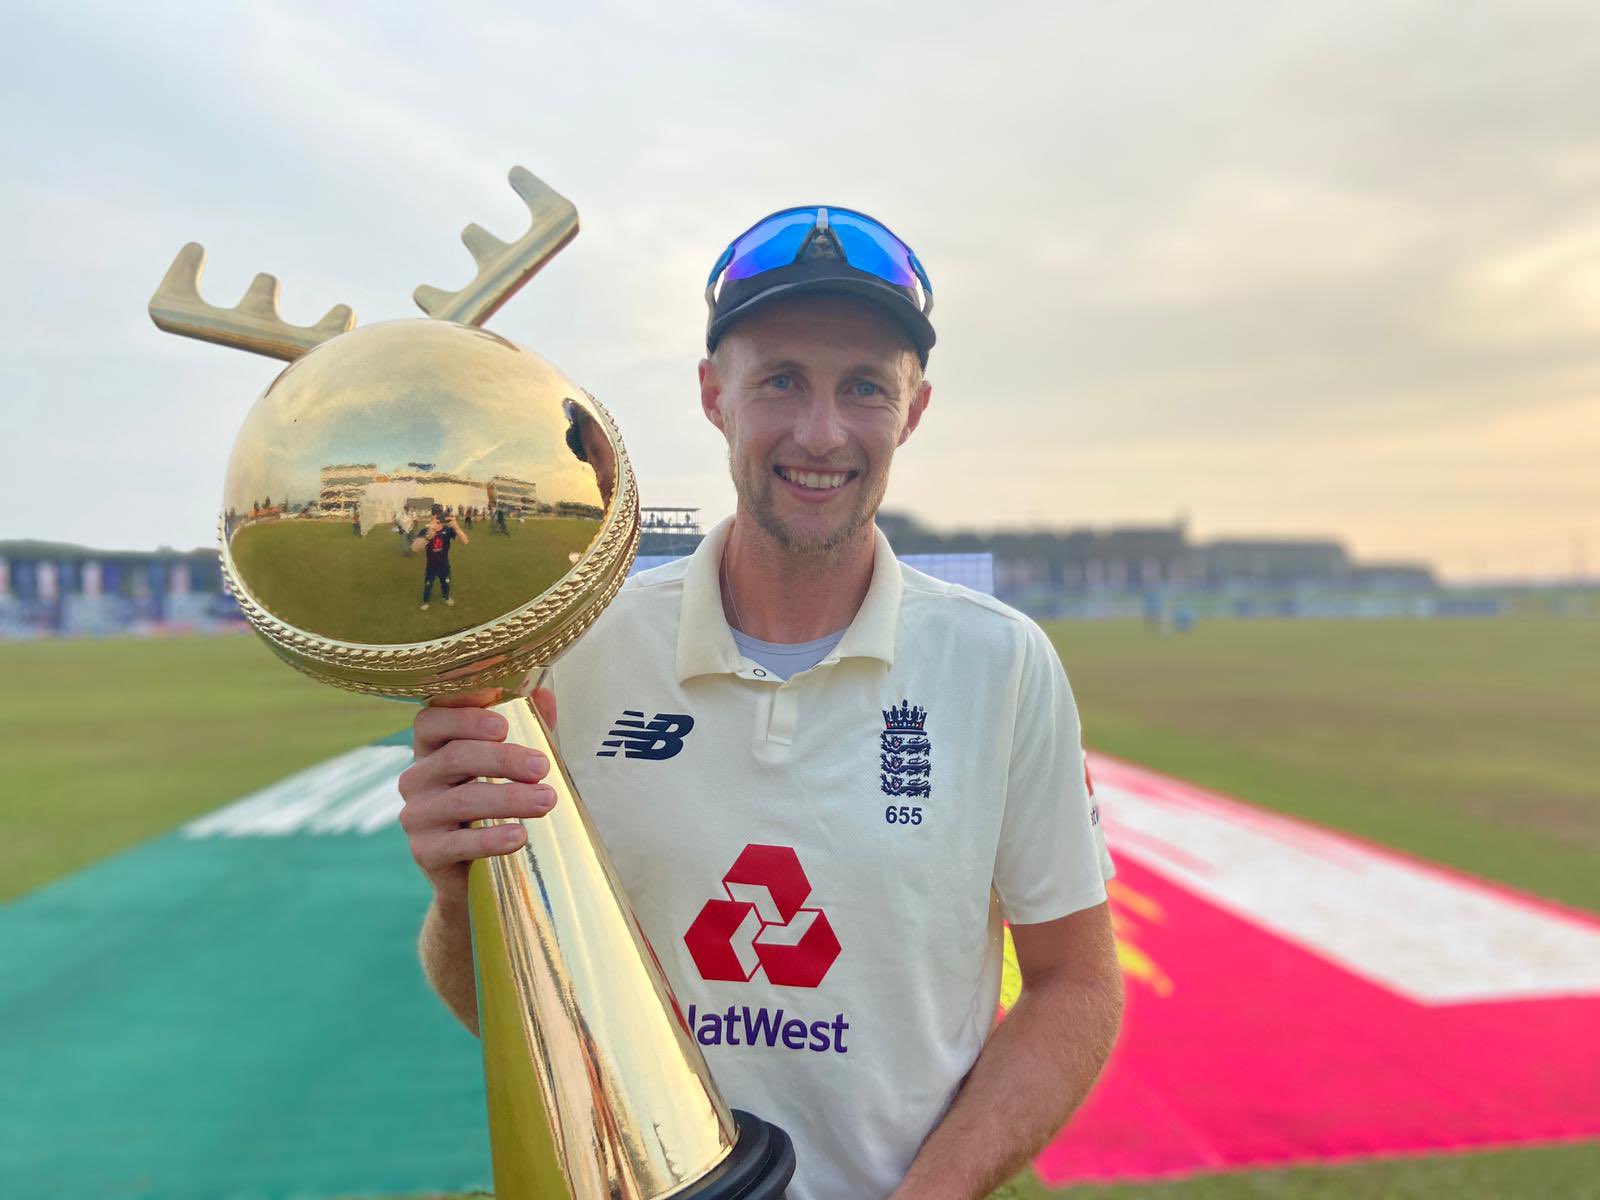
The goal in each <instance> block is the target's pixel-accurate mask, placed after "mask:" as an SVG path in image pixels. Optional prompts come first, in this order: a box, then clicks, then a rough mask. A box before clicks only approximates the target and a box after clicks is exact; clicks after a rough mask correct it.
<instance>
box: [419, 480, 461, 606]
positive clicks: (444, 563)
mask: <svg viewBox="0 0 1600 1200" xmlns="http://www.w3.org/2000/svg"><path fill="white" fill-rule="evenodd" d="M457 538H460V539H461V544H462V545H463V546H466V545H469V544H471V541H472V539H471V538H469V537H468V536H467V535H466V533H465V531H464V530H462V528H461V526H460V525H458V524H457V523H456V518H455V515H454V514H453V513H452V514H450V515H449V516H446V515H445V511H444V507H443V506H442V505H439V504H435V505H434V506H433V516H432V518H431V519H430V520H429V522H428V531H427V533H425V534H423V535H422V537H421V538H419V539H418V541H420V542H422V543H423V549H424V550H425V551H427V555H428V560H427V562H426V563H425V564H424V566H423V573H422V605H421V608H422V610H423V611H424V612H426V611H427V608H428V599H429V597H430V596H431V595H432V594H433V582H434V580H438V581H439V594H440V595H442V596H443V597H444V602H445V603H446V604H448V605H451V606H454V605H455V601H454V600H452V599H451V598H450V543H451V542H453V541H455V540H456V539H457Z"/></svg>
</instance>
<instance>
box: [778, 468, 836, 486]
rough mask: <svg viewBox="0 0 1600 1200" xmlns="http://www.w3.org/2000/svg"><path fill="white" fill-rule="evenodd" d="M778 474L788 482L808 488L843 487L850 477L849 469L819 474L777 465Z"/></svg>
mask: <svg viewBox="0 0 1600 1200" xmlns="http://www.w3.org/2000/svg"><path fill="white" fill-rule="evenodd" d="M778 474H779V475H782V476H783V477H784V478H785V479H787V480H788V481H789V482H790V483H798V484H799V485H800V486H801V487H808V488H836V487H843V486H844V484H845V481H846V480H847V479H849V478H850V472H849V471H839V472H836V473H833V474H829V475H821V474H818V473H817V472H816V471H793V470H790V469H789V468H788V467H779V468H778Z"/></svg>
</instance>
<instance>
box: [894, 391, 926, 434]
mask: <svg viewBox="0 0 1600 1200" xmlns="http://www.w3.org/2000/svg"><path fill="white" fill-rule="evenodd" d="M931 399H933V384H931V383H929V382H928V381H927V380H926V379H924V380H923V381H922V382H921V383H919V384H918V385H917V394H916V395H914V396H912V397H911V407H910V408H909V409H908V410H907V411H906V427H905V428H904V429H902V430H901V431H900V440H899V441H898V442H896V443H895V445H896V446H904V445H905V444H906V439H907V438H908V437H910V436H911V434H912V432H913V431H914V430H915V429H916V427H917V426H918V425H919V424H920V423H921V422H922V414H923V413H924V412H926V411H927V409H928V401H929V400H931Z"/></svg>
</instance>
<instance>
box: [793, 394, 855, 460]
mask: <svg viewBox="0 0 1600 1200" xmlns="http://www.w3.org/2000/svg"><path fill="white" fill-rule="evenodd" d="M794 439H795V441H796V442H798V443H799V445H800V448H801V449H802V450H804V451H805V452H806V453H807V454H812V455H815V456H816V457H818V458H822V457H825V456H826V455H829V454H832V453H833V452H834V451H835V450H837V449H839V448H840V447H841V446H843V445H844V444H845V441H846V436H845V431H844V424H843V422H841V421H840V420H839V406H838V405H837V404H836V403H834V399H833V397H832V396H831V395H826V394H817V395H814V396H812V397H811V400H810V402H809V403H808V404H806V406H805V408H803V409H802V410H801V412H800V421H799V427H798V428H797V429H796V430H795V433H794Z"/></svg>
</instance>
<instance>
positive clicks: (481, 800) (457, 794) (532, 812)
mask: <svg viewBox="0 0 1600 1200" xmlns="http://www.w3.org/2000/svg"><path fill="white" fill-rule="evenodd" d="M555 803H556V793H555V789H554V788H552V787H551V786H550V785H549V784H547V783H463V784H461V785H460V786H459V787H453V788H451V789H450V790H449V791H448V792H446V793H445V794H444V804H443V805H442V808H443V816H444V818H445V819H446V820H449V821H454V822H458V823H459V822H463V821H487V820H490V819H491V818H494V817H542V816H544V815H545V813H547V812H549V811H550V810H551V809H552V808H554V807H555Z"/></svg>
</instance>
